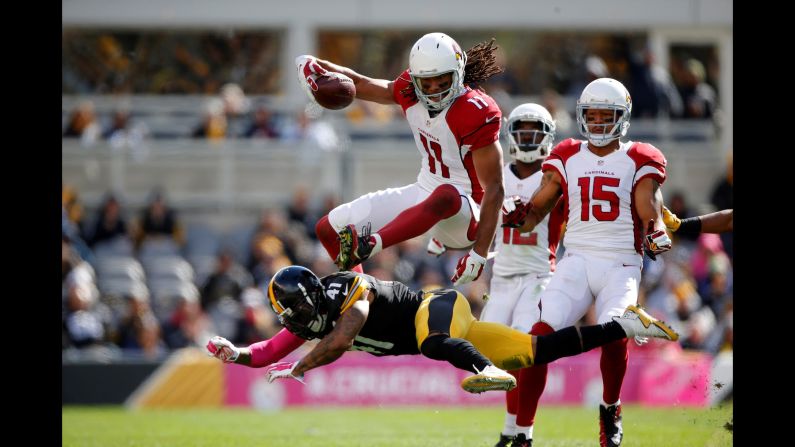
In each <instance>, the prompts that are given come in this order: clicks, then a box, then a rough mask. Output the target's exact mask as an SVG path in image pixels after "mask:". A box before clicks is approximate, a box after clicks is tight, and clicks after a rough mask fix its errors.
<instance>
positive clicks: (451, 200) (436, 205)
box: [428, 185, 462, 217]
mask: <svg viewBox="0 0 795 447" xmlns="http://www.w3.org/2000/svg"><path fill="white" fill-rule="evenodd" d="M429 199H431V200H430V201H429V203H428V205H429V208H430V210H431V211H432V212H434V213H435V214H438V215H439V216H442V217H450V216H453V215H455V214H456V213H458V210H460V209H461V206H462V203H461V195H460V194H459V192H458V189H456V187H455V186H453V185H441V186H439V187H437V188H436V189H434V190H433V192H432V193H431V195H430V197H429Z"/></svg>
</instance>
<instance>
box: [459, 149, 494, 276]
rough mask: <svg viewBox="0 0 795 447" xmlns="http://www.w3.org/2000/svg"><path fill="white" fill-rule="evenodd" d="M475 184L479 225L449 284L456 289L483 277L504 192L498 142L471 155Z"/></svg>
mask: <svg viewBox="0 0 795 447" xmlns="http://www.w3.org/2000/svg"><path fill="white" fill-rule="evenodd" d="M472 161H473V162H474V165H475V172H477V176H478V181H479V182H480V184H481V185H482V186H483V199H482V200H481V202H480V222H479V223H478V229H477V233H476V235H475V244H474V245H473V246H472V249H471V250H470V251H469V253H467V254H466V255H464V257H462V258H461V259H459V260H458V264H456V269H455V273H454V274H453V276H452V278H450V281H452V282H453V284H455V285H460V284H466V283H468V282H470V281H475V280H477V279H478V278H479V277H480V274H481V273H483V267H484V266H485V265H486V259H487V258H488V254H489V247H490V246H491V242H492V240H494V232H495V230H496V229H497V220H498V219H499V213H500V209H501V208H502V201H503V199H504V198H505V189H504V187H503V184H502V148H501V147H500V142H499V141H494V142H493V143H491V144H489V145H487V146H483V147H482V148H480V149H478V150H476V151H475V152H473V156H472Z"/></svg>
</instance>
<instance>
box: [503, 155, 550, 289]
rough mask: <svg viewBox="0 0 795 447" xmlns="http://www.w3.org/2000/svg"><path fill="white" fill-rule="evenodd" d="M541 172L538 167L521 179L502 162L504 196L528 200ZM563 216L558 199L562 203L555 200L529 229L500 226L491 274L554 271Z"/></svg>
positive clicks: (537, 183) (506, 274) (524, 273)
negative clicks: (529, 230)
mask: <svg viewBox="0 0 795 447" xmlns="http://www.w3.org/2000/svg"><path fill="white" fill-rule="evenodd" d="M542 175H543V174H542V172H541V171H540V170H539V171H538V172H536V173H535V174H533V175H531V176H530V177H527V178H525V179H520V178H519V177H517V176H516V174H514V172H513V171H512V170H511V165H510V164H507V165H505V169H503V182H504V185H505V197H511V196H519V197H521V199H522V203H527V202H529V201H530V197H532V195H533V193H534V192H535V190H536V189H538V186H539V185H540V184H541V177H542ZM500 219H502V215H500ZM563 219H564V214H563V203H562V200H561V203H558V205H557V206H555V207H554V208H553V209H552V211H551V212H550V213H549V214H548V215H547V216H546V217H544V220H542V221H541V222H539V223H538V225H536V226H535V228H533V231H532V232H527V233H520V232H519V229H518V228H502V232H500V231H499V230H497V236H496V237H495V247H496V248H495V250H496V251H497V253H498V254H497V257H496V258H494V274H495V275H497V276H512V275H526V274H528V273H539V274H543V273H549V272H554V271H555V253H556V252H557V249H558V243H559V241H560V232H561V226H562V225H563ZM500 223H501V221H500ZM498 228H499V227H498Z"/></svg>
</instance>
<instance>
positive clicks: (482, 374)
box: [461, 365, 516, 393]
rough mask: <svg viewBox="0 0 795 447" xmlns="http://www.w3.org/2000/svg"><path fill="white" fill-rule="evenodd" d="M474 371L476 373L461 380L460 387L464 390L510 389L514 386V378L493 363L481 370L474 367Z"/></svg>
mask: <svg viewBox="0 0 795 447" xmlns="http://www.w3.org/2000/svg"><path fill="white" fill-rule="evenodd" d="M475 371H477V374H475V375H473V376H469V377H467V378H466V379H464V380H462V381H461V388H463V389H464V391H466V392H469V393H482V392H484V391H510V390H512V389H514V388H515V387H516V378H515V377H514V376H512V375H511V374H510V373H508V371H503V370H501V369H500V368H497V367H496V366H494V365H489V366H487V367H485V368H483V371H478V370H477V368H475Z"/></svg>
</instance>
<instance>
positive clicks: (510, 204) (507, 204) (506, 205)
mask: <svg viewBox="0 0 795 447" xmlns="http://www.w3.org/2000/svg"><path fill="white" fill-rule="evenodd" d="M521 204H522V198H521V197H519V196H510V197H506V198H505V200H503V201H502V214H503V216H507V215H509V214H511V212H513V211H514V210H515V209H516V207H517V206H518V205H521Z"/></svg>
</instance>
